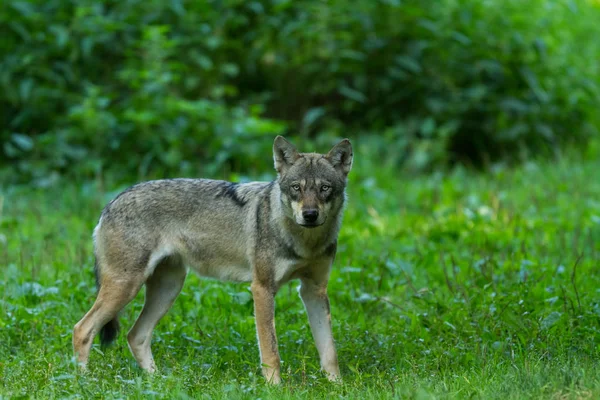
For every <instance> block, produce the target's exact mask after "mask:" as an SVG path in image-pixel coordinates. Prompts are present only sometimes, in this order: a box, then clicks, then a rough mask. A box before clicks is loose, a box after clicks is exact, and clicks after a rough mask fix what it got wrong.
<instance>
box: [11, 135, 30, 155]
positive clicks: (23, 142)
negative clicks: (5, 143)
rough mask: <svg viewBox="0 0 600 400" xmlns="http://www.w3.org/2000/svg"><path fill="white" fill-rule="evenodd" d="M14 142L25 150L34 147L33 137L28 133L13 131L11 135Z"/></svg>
mask: <svg viewBox="0 0 600 400" xmlns="http://www.w3.org/2000/svg"><path fill="white" fill-rule="evenodd" d="M11 140H12V142H13V143H14V144H15V145H17V147H18V148H19V149H21V150H23V151H30V150H31V149H33V139H31V138H30V137H29V136H27V135H23V134H21V133H13V134H12V135H11Z"/></svg>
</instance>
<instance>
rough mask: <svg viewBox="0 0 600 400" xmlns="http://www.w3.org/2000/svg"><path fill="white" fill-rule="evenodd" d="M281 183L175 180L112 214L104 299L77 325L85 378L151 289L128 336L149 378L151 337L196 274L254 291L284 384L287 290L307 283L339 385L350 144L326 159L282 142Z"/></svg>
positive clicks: (306, 295) (268, 352) (267, 370)
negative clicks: (337, 315)
mask: <svg viewBox="0 0 600 400" xmlns="http://www.w3.org/2000/svg"><path fill="white" fill-rule="evenodd" d="M273 158H274V163H275V169H276V171H277V179H276V180H274V181H273V182H250V183H232V182H226V181H220V180H209V179H165V180H155V181H148V182H143V183H139V184H137V185H134V186H132V187H130V188H129V189H127V190H125V191H124V192H122V193H121V194H119V195H118V196H117V197H116V198H115V199H114V200H112V201H111V202H110V203H109V204H108V205H107V206H106V207H105V208H104V210H103V211H102V214H101V216H100V220H99V222H98V225H97V226H96V228H95V230H94V234H93V238H94V254H95V257H96V281H97V286H98V294H97V298H96V301H95V302H94V304H93V306H92V308H91V309H90V310H89V311H88V312H87V313H86V314H85V316H84V317H83V318H82V319H81V320H80V321H79V322H78V323H77V324H76V325H75V327H74V330H73V349H74V352H75V357H76V360H77V362H78V364H79V365H80V366H81V367H82V368H83V369H85V366H86V364H87V362H88V358H89V354H90V348H91V346H92V342H93V340H94V337H95V336H96V335H97V334H98V333H100V341H101V343H102V344H103V345H106V344H108V343H110V342H111V341H113V340H114V339H115V338H116V336H117V333H118V329H119V323H118V313H119V312H120V311H121V309H123V307H125V305H127V304H128V303H129V302H130V301H131V300H132V299H133V298H134V297H135V296H136V294H137V293H138V291H139V290H140V288H141V287H142V286H143V285H146V291H145V302H144V307H143V309H142V311H141V313H140V315H139V317H138V319H137V321H136V322H135V324H134V325H133V327H132V328H131V330H130V331H129V333H128V334H127V342H128V344H129V349H130V350H131V353H132V354H133V356H134V358H135V359H136V361H137V362H138V364H139V365H140V367H141V368H142V369H144V370H146V371H148V372H150V373H152V372H154V371H156V364H155V362H154V358H153V356H152V351H151V348H150V344H151V338H152V331H153V330H154V328H155V327H156V325H157V323H158V322H159V320H160V319H161V318H162V317H163V316H164V315H165V314H166V313H167V311H168V310H169V308H170V307H171V306H172V304H173V302H174V301H175V299H176V297H177V296H178V294H179V293H180V291H181V289H182V287H183V284H184V281H185V278H186V275H187V273H188V269H191V270H193V271H195V272H196V273H197V274H199V275H200V276H205V277H210V278H216V279H220V280H228V281H236V282H250V283H251V285H250V288H251V291H252V297H253V300H254V313H255V320H256V330H257V336H258V347H259V352H260V361H261V365H262V373H263V375H264V377H265V378H266V380H267V381H268V382H269V383H272V384H279V383H280V382H281V373H280V357H279V352H278V347H277V337H276V333H275V305H274V298H275V294H276V293H277V291H278V289H279V288H280V287H281V286H282V285H283V284H284V283H286V282H288V281H290V280H292V279H299V280H300V286H299V288H298V289H299V290H298V291H299V293H300V297H301V299H302V302H303V303H304V306H305V309H306V311H307V314H308V320H309V325H310V328H311V331H312V334H313V337H314V340H315V344H316V347H317V350H318V353H319V358H320V363H321V368H322V370H323V371H324V372H325V373H326V375H327V377H328V378H329V379H330V380H338V379H340V370H339V366H338V359H337V353H336V349H335V343H334V340H333V336H332V332H331V314H330V308H329V298H328V296H327V283H328V280H329V275H330V271H331V266H332V263H333V261H334V258H335V255H336V249H337V239H338V233H339V230H340V227H341V221H342V214H343V209H344V204H345V201H346V194H345V189H346V185H347V177H348V173H349V172H350V169H351V168H352V163H353V152H352V145H351V144H350V141H349V140H348V139H344V140H342V141H341V142H339V143H338V144H337V145H335V146H334V147H333V148H332V149H331V150H330V151H329V152H328V153H327V154H317V153H299V152H298V150H297V149H296V147H295V146H294V145H293V144H291V143H290V142H288V141H287V140H286V139H284V138H283V137H281V136H277V137H276V138H275V141H274V143H273Z"/></svg>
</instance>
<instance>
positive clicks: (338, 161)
mask: <svg viewBox="0 0 600 400" xmlns="http://www.w3.org/2000/svg"><path fill="white" fill-rule="evenodd" d="M273 158H274V159H275V169H276V170H277V172H278V183H279V187H280V190H281V202H282V206H283V210H284V212H285V213H286V215H287V216H288V217H290V218H292V219H293V220H294V221H295V222H296V223H297V224H298V225H301V226H304V227H307V228H314V227H317V226H320V225H323V224H324V223H325V221H327V218H328V217H330V218H331V217H335V216H336V215H337V214H338V212H339V211H340V209H341V208H342V206H343V204H344V196H345V195H344V189H345V188H346V178H347V177H348V173H349V172H350V169H351V168H352V145H351V144H350V141H349V140H348V139H344V140H342V141H341V142H340V143H338V144H337V145H335V146H334V147H333V148H332V149H331V150H330V151H329V153H327V154H316V153H298V150H296V147H294V145H293V144H291V143H290V142H288V141H287V140H285V139H284V138H283V137H281V136H277V137H276V138H275V143H273Z"/></svg>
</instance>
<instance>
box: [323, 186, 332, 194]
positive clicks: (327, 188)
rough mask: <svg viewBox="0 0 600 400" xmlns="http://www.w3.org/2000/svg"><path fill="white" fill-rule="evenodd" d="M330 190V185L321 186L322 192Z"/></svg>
mask: <svg viewBox="0 0 600 400" xmlns="http://www.w3.org/2000/svg"><path fill="white" fill-rule="evenodd" d="M329 189H331V186H329V185H322V186H321V192H326V191H328V190H329Z"/></svg>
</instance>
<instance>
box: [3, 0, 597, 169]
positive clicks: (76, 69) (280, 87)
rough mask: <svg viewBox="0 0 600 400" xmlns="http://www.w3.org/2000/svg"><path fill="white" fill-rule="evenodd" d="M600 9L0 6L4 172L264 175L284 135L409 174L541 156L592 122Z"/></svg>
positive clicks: (564, 4) (377, 1)
mask: <svg viewBox="0 0 600 400" xmlns="http://www.w3.org/2000/svg"><path fill="white" fill-rule="evenodd" d="M599 19H600V7H598V5H597V4H595V3H593V2H591V1H587V0H579V1H575V0H560V1H552V2H550V1H547V0H534V1H529V2H522V1H519V0H507V1H503V2H498V1H492V0H487V1H479V0H460V1H456V0H442V1H438V2H437V3H436V5H435V7H432V6H431V3H430V2H428V1H425V0H408V1H395V0H359V1H354V2H348V1H346V0H332V1H327V2H324V1H315V0H297V1H289V0H283V1H282V0H279V1H274V0H256V1H244V0H228V1H225V2H215V1H209V0H202V1H185V0H171V1H143V2H142V1H137V0H123V1H119V2H107V1H105V2H96V1H72V0H44V1H42V0H31V1H22V0H7V1H4V2H2V5H0V27H1V28H0V30H1V31H0V33H1V35H0V126H1V128H0V145H1V146H0V154H2V159H1V160H0V167H1V166H2V165H4V166H6V165H11V166H13V167H14V168H12V172H13V173H14V172H16V173H17V175H15V178H19V177H20V178H21V180H22V179H30V178H43V179H47V178H48V177H49V176H50V177H51V176H52V173H64V172H66V171H68V172H70V173H71V174H75V175H83V176H92V175H94V174H97V173H99V172H100V171H104V170H107V169H108V170H112V173H115V172H116V173H119V174H121V175H123V176H127V177H131V176H132V175H138V176H142V177H143V176H156V175H158V176H165V175H172V174H186V175H187V174H201V173H203V174H211V173H213V172H214V171H215V170H225V171H227V170H234V171H235V170H238V169H239V168H244V169H245V170H248V169H252V168H255V170H261V169H263V168H264V167H266V164H261V165H254V164H253V161H252V160H253V159H256V156H257V155H258V154H263V152H264V151H266V150H267V149H268V148H269V146H270V138H271V137H272V136H273V135H274V134H276V133H281V132H282V131H284V130H285V129H290V130H292V131H294V132H299V133H301V134H302V135H303V136H311V135H321V136H323V137H331V136H348V130H351V132H358V131H361V132H370V133H371V134H372V135H376V136H380V137H381V138H382V140H383V141H384V143H385V147H386V148H387V149H388V150H389V151H392V152H394V153H396V154H400V156H398V158H399V163H408V165H409V166H411V167H413V168H417V169H421V168H427V167H431V166H439V165H447V164H449V163H455V162H466V163H472V164H476V165H478V164H482V163H483V164H485V163H487V162H488V161H494V160H498V159H520V158H522V157H523V156H526V155H528V154H532V153H533V154H551V153H553V152H554V151H556V150H557V149H559V148H560V147H561V146H563V145H565V144H566V143H575V144H579V145H582V144H585V143H587V140H588V138H589V137H590V136H591V135H593V134H596V133H597V132H598V126H599V125H600V121H599V118H598V116H597V112H596V109H597V105H598V103H599V99H600V70H599V68H598V65H597V63H596V60H597V58H598V56H599V55H600V42H599V41H597V40H589V38H590V37H595V36H599V35H600V25H599V24H597V21H598V20H599ZM282 121H285V122H282ZM209 154H210V157H207V155H209ZM215 155H216V157H215ZM209 159H210V160H212V161H210V162H209V161H208V160H209Z"/></svg>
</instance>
